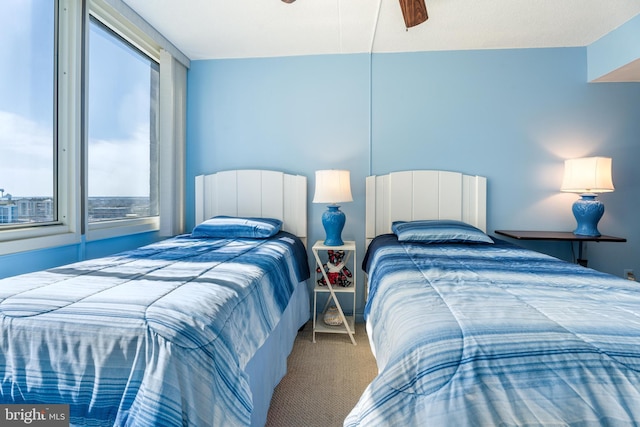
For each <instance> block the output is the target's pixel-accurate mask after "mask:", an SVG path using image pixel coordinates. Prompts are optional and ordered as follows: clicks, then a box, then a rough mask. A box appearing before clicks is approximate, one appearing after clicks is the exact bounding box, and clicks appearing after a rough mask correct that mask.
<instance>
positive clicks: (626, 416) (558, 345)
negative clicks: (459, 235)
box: [344, 234, 640, 426]
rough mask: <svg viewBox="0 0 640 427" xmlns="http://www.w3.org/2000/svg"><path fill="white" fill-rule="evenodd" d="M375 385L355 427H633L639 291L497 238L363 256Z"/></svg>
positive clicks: (390, 242)
mask: <svg viewBox="0 0 640 427" xmlns="http://www.w3.org/2000/svg"><path fill="white" fill-rule="evenodd" d="M364 268H365V269H366V270H367V272H368V277H369V287H370V289H369V298H368V301H367V305H366V308H365V316H366V321H367V329H368V331H369V334H370V336H369V338H370V341H371V344H372V348H373V351H374V353H375V356H376V360H377V364H378V369H379V374H378V376H377V377H376V378H375V379H374V380H373V381H372V383H371V384H370V385H369V386H368V387H367V389H366V390H365V392H364V393H363V395H362V396H361V398H360V400H359V402H358V403H357V405H356V406H355V407H354V408H353V410H352V412H351V413H350V414H349V416H348V417H347V419H346V420H345V423H344V425H346V426H383V425H384V426H389V425H403V426H411V425H433V426H486V425H501V426H567V425H569V426H601V425H608V426H632V425H637V424H638V422H640V292H639V291H638V290H639V288H638V284H637V283H635V282H630V281H627V280H624V279H621V278H617V277H614V276H612V275H608V274H604V273H601V272H597V271H595V270H591V269H588V268H583V267H581V266H578V265H575V264H571V263H567V262H564V261H561V260H558V259H555V258H552V257H549V256H547V255H544V254H540V253H536V252H533V251H530V250H526V249H523V248H520V247H517V246H514V245H511V244H509V243H506V242H503V241H500V240H497V239H496V243H495V244H475V245H474V244H419V243H399V242H398V241H397V238H396V236H395V235H392V234H389V235H383V236H379V237H377V238H376V239H375V240H374V241H373V242H372V244H371V245H370V248H369V251H368V252H367V254H366V258H365V265H364Z"/></svg>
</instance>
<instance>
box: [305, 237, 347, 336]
mask: <svg viewBox="0 0 640 427" xmlns="http://www.w3.org/2000/svg"><path fill="white" fill-rule="evenodd" d="M311 250H312V252H313V257H314V258H315V260H316V269H314V271H317V270H318V269H320V273H316V275H315V277H316V280H315V282H314V287H313V342H316V332H325V333H334V334H348V335H349V338H351V342H352V343H353V345H356V340H355V336H354V335H355V332H356V329H355V328H356V322H355V319H356V283H357V282H356V271H357V269H356V242H354V241H345V242H344V244H343V245H341V246H327V245H325V244H324V242H323V241H322V240H318V241H317V242H316V243H315V244H314V245H313V247H312V248H311ZM330 250H332V251H344V258H343V260H342V262H341V263H340V264H339V266H338V270H339V269H340V266H343V265H344V266H347V268H349V269H350V270H351V274H352V276H351V278H350V280H351V285H350V286H347V287H344V286H335V285H332V284H331V281H330V280H329V272H328V271H326V270H327V269H326V268H325V263H326V259H327V257H328V255H327V254H328V252H327V251H330ZM323 260H324V261H323ZM321 278H324V282H325V283H326V286H323V285H319V284H318V280H320V279H321ZM318 294H329V296H328V298H327V302H326V303H325V305H324V308H323V309H322V313H321V316H320V319H318V308H317V303H318ZM338 294H343V295H344V294H351V297H352V299H353V307H352V311H351V315H345V314H344V311H343V309H342V305H340V301H339V300H338ZM332 301H333V303H334V304H335V306H336V308H337V310H338V316H339V317H340V320H341V321H342V324H341V325H336V326H333V325H327V324H325V322H324V320H323V319H322V318H323V315H324V313H325V312H326V311H327V308H328V307H329V304H330V303H331V302H332Z"/></svg>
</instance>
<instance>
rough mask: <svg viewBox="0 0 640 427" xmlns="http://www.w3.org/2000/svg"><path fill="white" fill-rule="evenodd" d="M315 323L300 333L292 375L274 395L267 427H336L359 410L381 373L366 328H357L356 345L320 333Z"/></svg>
mask: <svg viewBox="0 0 640 427" xmlns="http://www.w3.org/2000/svg"><path fill="white" fill-rule="evenodd" d="M312 337H313V329H312V324H311V322H309V323H307V324H306V325H305V326H304V328H303V329H302V330H301V331H300V332H298V336H297V337H296V341H295V343H294V345H293V350H292V351H291V354H290V355H289V358H288V359H287V374H286V375H285V377H284V378H283V379H282V381H280V384H278V386H277V387H276V389H275V390H274V394H273V397H272V398H271V406H270V408H269V414H268V416H267V423H266V427H295V426H304V427H316V426H317V427H333V426H336V427H337V426H342V422H343V421H344V419H345V417H346V416H347V414H349V412H350V411H351V409H352V408H353V407H354V406H355V405H356V403H357V402H358V399H359V398H360V395H361V394H362V392H363V391H364V389H365V388H366V387H367V385H368V384H369V383H370V382H371V380H373V378H374V377H375V376H376V375H377V373H378V369H377V366H376V362H375V359H374V358H373V355H372V354H371V349H370V348H369V339H368V338H367V333H366V330H365V326H364V324H362V323H359V324H357V325H356V335H355V338H356V342H357V343H358V344H357V345H353V344H352V343H351V340H350V339H349V336H348V335H346V334H327V333H316V342H315V343H313V342H312Z"/></svg>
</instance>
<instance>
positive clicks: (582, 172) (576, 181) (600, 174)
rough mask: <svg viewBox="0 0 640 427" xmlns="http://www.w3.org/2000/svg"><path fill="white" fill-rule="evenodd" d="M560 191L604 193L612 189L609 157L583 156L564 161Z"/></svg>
mask: <svg viewBox="0 0 640 427" xmlns="http://www.w3.org/2000/svg"><path fill="white" fill-rule="evenodd" d="M560 190H561V191H567V192H571V193H606V192H609V191H613V190H614V187H613V180H612V179H611V158H609V157H584V158H582V159H569V160H565V161H564V178H563V180H562V187H561V188H560Z"/></svg>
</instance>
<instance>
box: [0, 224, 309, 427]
mask: <svg viewBox="0 0 640 427" xmlns="http://www.w3.org/2000/svg"><path fill="white" fill-rule="evenodd" d="M308 276H309V268H308V264H307V257H306V253H305V250H304V246H303V244H302V242H300V240H299V239H297V238H296V237H294V236H293V235H291V234H289V233H285V232H280V233H279V234H277V235H276V236H274V237H273V238H270V239H238V240H232V239H193V238H189V237H187V236H182V237H177V238H173V239H168V240H165V241H162V242H158V243H155V244H152V245H149V246H146V247H142V248H139V249H136V250H132V251H129V252H125V253H122V254H118V255H115V256H110V257H105V258H100V259H94V260H89V261H84V262H80V263H76V264H71V265H67V266H64V267H60V268H53V269H50V270H47V271H42V272H37V273H30V274H26V275H21V276H16V277H12V278H7V279H4V280H2V281H0V322H2V325H1V331H2V332H1V333H2V335H1V341H0V346H1V347H0V370H1V373H0V375H1V383H0V386H1V388H0V393H1V394H0V401H1V402H2V403H44V404H55V403H63V404H69V405H70V412H71V424H72V425H78V426H113V425H116V426H124V425H127V426H181V425H189V426H214V425H215V426H218V425H220V426H222V425H224V426H236V425H248V424H249V423H250V418H251V411H252V396H251V393H250V389H249V386H248V382H247V375H246V373H245V372H244V367H245V365H246V364H247V362H248V360H249V359H250V358H251V357H252V355H253V354H254V353H255V352H256V350H257V349H258V348H259V347H260V346H261V345H262V343H263V342H264V341H265V340H266V338H267V337H268V335H269V333H270V332H271V331H272V330H273V329H274V328H275V327H276V325H277V324H278V321H279V320H280V318H281V316H282V313H283V311H284V310H285V308H286V307H287V304H288V301H289V298H290V296H291V295H292V293H293V292H294V289H295V288H296V287H297V286H304V282H303V281H304V280H306V279H307V278H308ZM300 282H303V283H302V284H300ZM298 326H300V325H298Z"/></svg>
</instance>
